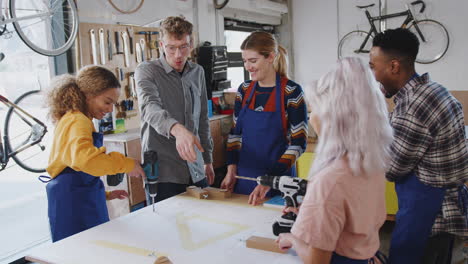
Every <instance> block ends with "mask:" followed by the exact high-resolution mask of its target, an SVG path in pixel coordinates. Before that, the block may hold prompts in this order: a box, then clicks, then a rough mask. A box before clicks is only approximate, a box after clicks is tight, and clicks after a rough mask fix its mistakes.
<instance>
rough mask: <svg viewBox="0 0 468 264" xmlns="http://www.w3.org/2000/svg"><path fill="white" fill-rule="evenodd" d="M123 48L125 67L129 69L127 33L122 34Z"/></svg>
mask: <svg viewBox="0 0 468 264" xmlns="http://www.w3.org/2000/svg"><path fill="white" fill-rule="evenodd" d="M122 39H123V46H124V61H125V67H130V49H129V44H128V33H127V31H123V32H122Z"/></svg>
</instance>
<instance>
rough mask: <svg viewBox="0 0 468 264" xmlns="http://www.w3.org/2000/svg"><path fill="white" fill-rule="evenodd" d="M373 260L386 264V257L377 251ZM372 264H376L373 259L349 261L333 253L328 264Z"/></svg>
mask: <svg viewBox="0 0 468 264" xmlns="http://www.w3.org/2000/svg"><path fill="white" fill-rule="evenodd" d="M375 259H377V260H378V261H379V262H380V263H381V264H386V263H387V261H388V260H387V257H386V256H385V255H384V254H383V253H381V252H380V251H377V253H376V254H375ZM369 263H370V264H373V263H376V262H375V260H374V258H370V259H350V258H348V257H345V256H341V255H338V254H337V253H336V252H333V255H332V259H331V260H330V264H369Z"/></svg>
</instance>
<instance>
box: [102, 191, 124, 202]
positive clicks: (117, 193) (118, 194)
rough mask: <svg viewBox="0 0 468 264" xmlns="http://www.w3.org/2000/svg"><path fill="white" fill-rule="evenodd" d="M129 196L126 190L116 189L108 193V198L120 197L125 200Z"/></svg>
mask: <svg viewBox="0 0 468 264" xmlns="http://www.w3.org/2000/svg"><path fill="white" fill-rule="evenodd" d="M127 197H128V193H127V191H125V190H114V191H111V192H109V194H108V195H107V200H114V199H120V200H123V199H125V198H127Z"/></svg>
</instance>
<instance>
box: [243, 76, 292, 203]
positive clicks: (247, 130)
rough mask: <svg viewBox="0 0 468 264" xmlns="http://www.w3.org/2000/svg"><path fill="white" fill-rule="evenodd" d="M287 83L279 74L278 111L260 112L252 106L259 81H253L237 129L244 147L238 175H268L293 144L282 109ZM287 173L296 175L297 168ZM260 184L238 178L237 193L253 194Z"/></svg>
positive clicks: (277, 85)
mask: <svg viewBox="0 0 468 264" xmlns="http://www.w3.org/2000/svg"><path fill="white" fill-rule="evenodd" d="M286 82H287V79H283V81H282V82H281V78H280V76H279V75H278V74H277V75H276V87H275V89H276V93H275V95H276V98H275V103H276V104H275V111H274V112H265V111H262V112H259V111H255V110H252V109H249V105H250V102H251V100H252V97H253V95H254V93H255V90H256V88H257V86H258V82H255V84H253V89H251V92H250V94H249V96H248V99H247V101H246V103H245V105H244V107H243V108H242V109H241V111H240V112H239V115H238V117H237V123H236V128H235V130H236V134H242V147H241V150H240V153H239V162H238V164H237V174H238V175H240V176H244V177H250V178H257V177H258V176H261V175H265V174H266V173H267V172H268V170H269V169H270V168H271V167H272V166H273V165H274V164H275V163H276V162H277V161H278V160H279V158H280V157H281V155H283V154H284V152H285V151H286V149H287V148H288V145H289V144H288V141H287V138H286V135H285V131H284V129H283V119H282V118H283V116H282V115H283V114H282V111H281V108H282V107H284V106H283V105H281V101H282V100H281V95H282V92H281V91H282V90H284V89H285V86H286ZM251 85H252V84H251ZM254 103H255V102H254ZM285 175H290V176H293V177H295V176H296V171H295V168H294V167H293V168H291V169H289V170H288V171H287V172H286V173H285ZM256 186H257V183H256V182H255V181H248V180H242V179H238V180H237V183H236V186H235V187H234V192H235V193H240V194H250V193H251V192H252V191H253V189H254V188H255V187H256Z"/></svg>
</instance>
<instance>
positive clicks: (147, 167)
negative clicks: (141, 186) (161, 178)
mask: <svg viewBox="0 0 468 264" xmlns="http://www.w3.org/2000/svg"><path fill="white" fill-rule="evenodd" d="M142 167H143V170H144V171H145V174H146V179H145V191H146V202H147V204H148V205H150V204H152V205H153V212H154V198H155V197H156V194H157V183H158V175H159V174H158V153H157V152H156V151H152V150H150V151H146V152H145V153H143V165H142Z"/></svg>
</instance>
